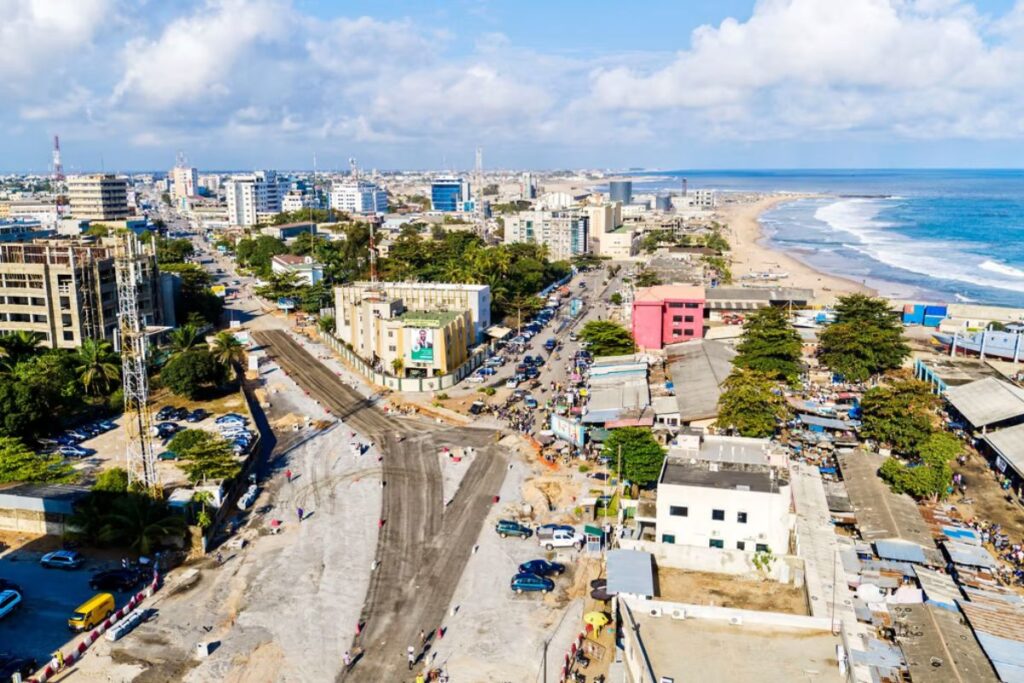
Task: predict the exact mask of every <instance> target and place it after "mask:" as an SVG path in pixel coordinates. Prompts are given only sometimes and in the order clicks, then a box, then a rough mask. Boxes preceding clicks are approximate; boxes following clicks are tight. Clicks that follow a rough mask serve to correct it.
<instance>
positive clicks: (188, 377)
mask: <svg viewBox="0 0 1024 683" xmlns="http://www.w3.org/2000/svg"><path fill="white" fill-rule="evenodd" d="M223 380H224V369H223V367H222V366H221V365H220V364H218V363H217V361H216V359H214V357H213V355H212V354H211V353H210V352H209V351H208V350H207V349H205V348H203V349H191V350H189V351H185V352H182V353H178V354H176V355H174V356H172V357H171V359H170V360H169V361H167V365H165V366H164V368H163V370H161V371H160V381H161V382H162V383H163V385H164V386H165V387H167V388H168V389H170V390H171V391H173V392H174V393H175V394H177V395H178V396H184V397H185V398H189V399H194V398H196V397H197V396H199V394H200V393H201V392H202V391H203V390H204V389H207V388H209V387H211V386H214V385H216V384H219V383H220V382H222V381H223Z"/></svg>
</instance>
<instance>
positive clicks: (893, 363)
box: [818, 294, 910, 382]
mask: <svg viewBox="0 0 1024 683" xmlns="http://www.w3.org/2000/svg"><path fill="white" fill-rule="evenodd" d="M835 312H836V321H835V322H834V323H832V324H831V325H829V326H828V327H826V328H825V329H824V330H823V331H822V332H821V334H820V335H819V336H818V357H819V358H820V359H821V361H822V362H823V363H824V364H825V365H827V366H828V367H829V368H830V369H831V370H832V371H833V372H835V373H837V374H840V375H842V376H843V377H844V378H846V379H847V380H848V381H851V382H863V381H865V380H867V379H868V378H870V377H872V376H874V375H877V374H880V373H883V372H885V371H886V370H892V369H895V368H898V367H900V365H901V364H902V363H903V360H904V359H905V358H906V357H907V356H908V355H910V348H909V347H908V346H907V345H906V343H905V342H904V341H903V328H902V326H901V325H900V321H899V317H898V315H897V313H896V312H895V311H892V310H891V309H890V308H889V303H888V302H887V301H885V300H884V299H876V298H873V297H869V296H866V295H864V294H850V295H848V296H845V297H841V298H840V299H839V302H838V304H836V308H835Z"/></svg>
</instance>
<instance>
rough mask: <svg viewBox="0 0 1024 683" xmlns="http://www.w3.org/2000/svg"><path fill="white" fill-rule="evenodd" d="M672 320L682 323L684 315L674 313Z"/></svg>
mask: <svg viewBox="0 0 1024 683" xmlns="http://www.w3.org/2000/svg"><path fill="white" fill-rule="evenodd" d="M686 317H688V318H689V317H690V316H686ZM672 322H674V323H681V322H683V316H681V315H674V316H672Z"/></svg>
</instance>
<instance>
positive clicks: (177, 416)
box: [169, 408, 191, 420]
mask: <svg viewBox="0 0 1024 683" xmlns="http://www.w3.org/2000/svg"><path fill="white" fill-rule="evenodd" d="M190 414H191V413H189V412H188V408H178V409H176V410H175V411H174V413H173V414H172V415H171V417H170V418H169V419H171V420H184V419H186V418H188V416H189V415H190Z"/></svg>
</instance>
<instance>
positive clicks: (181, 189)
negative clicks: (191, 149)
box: [171, 166, 199, 201]
mask: <svg viewBox="0 0 1024 683" xmlns="http://www.w3.org/2000/svg"><path fill="white" fill-rule="evenodd" d="M197 194H199V172H198V171H196V169H194V168H192V167H189V166H175V167H174V168H172V169H171V196H172V197H173V198H174V199H176V200H178V201H181V200H182V199H186V198H188V197H195V196H196V195H197Z"/></svg>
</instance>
